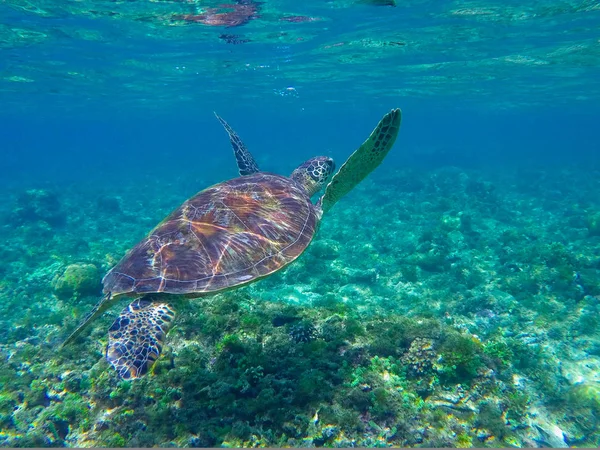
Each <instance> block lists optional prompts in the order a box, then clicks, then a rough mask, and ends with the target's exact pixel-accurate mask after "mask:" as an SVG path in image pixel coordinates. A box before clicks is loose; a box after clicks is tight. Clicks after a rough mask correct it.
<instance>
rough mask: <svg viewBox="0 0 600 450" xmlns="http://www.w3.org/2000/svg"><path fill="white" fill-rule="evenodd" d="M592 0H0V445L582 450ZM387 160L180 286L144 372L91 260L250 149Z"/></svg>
mask: <svg viewBox="0 0 600 450" xmlns="http://www.w3.org/2000/svg"><path fill="white" fill-rule="evenodd" d="M599 29H600V5H599V4H598V3H597V2H594V1H554V0H545V1H537V2H533V3H530V4H528V5H526V6H523V4H522V2H515V1H502V2H500V1H494V0H487V1H468V0H465V1H459V0H454V1H448V2H433V1H428V0H408V1H394V0H362V1H360V0H356V1H355V0H341V1H327V2H317V1H306V2H301V3H299V2H292V1H289V0H265V1H263V2H255V1H253V0H237V1H232V2H230V3H228V4H222V3H221V2H220V1H212V0H211V1H194V0H188V1H176V0H172V1H162V0H154V1H152V2H143V1H126V2H121V1H118V2H114V1H94V2H91V1H60V2H53V1H33V0H31V1H26V0H5V1H2V2H0V116H1V117H0V119H1V120H0V149H1V156H2V160H1V161H2V164H1V166H0V168H1V171H2V176H1V177H0V198H1V201H0V241H1V242H2V245H1V246H0V261H1V264H0V325H1V326H0V446H7V447H19V446H20V447H46V446H80V447H90V446H110V447H121V446H138V447H140V446H146V447H150V446H167V447H168V446H180V447H210V446H245V447H258V446H295V447H298V446H303V447H312V446H326V447H336V446H346V447H348V446H368V447H371V446H378V447H379V446H380V447H385V446H403V447H419V446H427V447H434V446H445V447H472V446H476V447H499V446H504V447H506V446H513V447H524V446H527V447H543V446H546V447H547V446H551V447H567V446H588V447H595V446H598V445H600V430H599V425H600V423H599V420H598V414H600V375H599V369H600V318H599V312H600V197H599V195H598V192H599V189H600V176H599V175H600V157H599V154H600V148H599V144H598V143H599V139H598V118H599V117H600V116H599V114H600V82H599V81H598V80H600V69H599V67H600V35H599V33H598V30H599ZM395 107H400V108H402V110H403V123H402V128H401V130H400V134H399V137H398V139H397V141H396V144H395V146H394V148H393V149H392V151H391V152H390V154H389V155H388V157H387V158H386V160H385V161H384V163H383V164H382V165H381V167H379V168H378V169H377V170H376V171H375V172H373V173H372V174H371V175H370V176H369V178H367V179H366V180H365V181H364V182H362V183H361V184H360V185H359V186H358V187H357V188H356V189H354V190H353V191H352V192H351V193H350V194H348V195H347V196H346V197H345V198H343V199H342V200H341V201H340V202H339V203H338V204H337V205H336V206H335V207H334V208H333V209H332V210H331V211H330V212H329V213H328V214H327V215H326V216H325V217H324V220H323V222H322V225H321V227H320V230H319V231H318V233H317V235H316V237H315V239H314V241H313V242H312V244H311V245H310V246H309V247H308V249H307V250H306V252H305V253H304V254H303V255H302V256H301V257H300V258H299V259H298V260H297V261H296V262H294V263H293V264H292V265H290V266H289V267H288V268H286V269H285V270H283V271H280V272H278V273H276V274H274V275H272V276H270V277H268V278H266V279H264V280H261V281H259V282H257V283H255V284H252V285H249V286H247V287H242V288H240V289H237V290H233V291H227V292H222V293H218V294H216V295H213V296H207V297H202V298H199V299H197V300H190V301H188V302H182V304H181V306H179V307H178V315H177V318H176V323H175V326H174V327H173V328H172V329H171V331H170V332H169V334H168V337H167V340H166V344H165V347H164V349H163V354H162V355H161V357H160V358H159V359H158V361H157V362H156V364H155V365H154V366H153V368H152V371H151V373H149V374H148V375H147V376H145V377H143V378H141V379H138V380H134V381H122V380H120V379H119V378H118V376H117V374H116V373H115V372H114V370H112V368H111V367H110V366H109V364H108V363H107V362H106V361H105V359H104V351H105V347H106V343H107V330H108V328H109V327H110V325H111V323H112V322H113V321H114V319H115V317H116V316H117V314H118V312H119V310H120V309H121V308H122V307H124V306H125V304H126V301H125V302H121V303H122V304H120V305H119V306H118V307H117V306H116V307H115V308H113V309H111V310H110V311H108V312H107V313H105V314H104V315H103V316H102V317H100V318H99V319H97V320H96V321H95V322H94V324H93V326H91V329H90V330H88V332H86V333H84V334H83V335H82V336H81V337H80V338H79V339H78V340H76V341H75V342H74V343H72V344H70V345H69V346H67V347H65V348H63V349H60V348H59V347H60V343H61V342H62V341H63V340H64V339H65V338H66V337H67V336H68V334H69V333H70V332H71V331H73V329H74V328H75V327H76V325H77V324H78V323H79V321H80V320H81V319H82V317H83V316H84V315H85V314H86V313H87V312H88V311H89V310H90V309H91V308H92V306H93V305H94V304H96V303H97V301H98V300H99V298H100V296H101V290H102V286H101V279H102V276H103V275H104V274H105V273H106V272H107V271H108V270H109V269H110V268H111V267H112V266H113V265H114V264H115V263H116V262H117V261H118V260H119V259H120V258H121V257H122V256H123V255H124V254H125V253H126V251H127V250H128V249H129V248H131V247H132V246H133V245H135V244H136V243H137V242H138V241H139V240H140V239H142V238H143V237H144V236H145V235H146V234H147V233H148V232H149V231H150V230H151V229H152V228H153V227H154V226H155V225H156V224H157V223H159V222H160V221H161V220H162V219H163V218H164V217H165V216H166V215H167V214H169V213H170V212H171V211H172V210H174V209H175V208H176V207H178V206H179V205H180V204H181V203H182V202H183V201H184V200H185V199H187V198H189V197H190V196H192V195H194V194H195V193H196V192H198V191H200V190H201V189H203V188H205V187H207V186H209V185H211V184H214V183H217V182H220V181H223V180H226V179H230V178H233V177H235V176H237V168H236V165H235V160H234V157H233V155H232V152H231V148H230V144H229V142H228V139H227V135H226V134H225V133H224V131H223V130H222V128H221V126H220V125H219V123H218V122H217V121H216V120H215V118H214V116H213V111H216V112H218V113H219V114H220V115H221V116H222V117H224V118H225V119H226V120H227V121H228V122H229V123H230V124H231V126H232V127H233V128H234V129H235V130H236V131H237V132H238V133H239V135H240V136H241V138H242V139H243V140H244V142H245V143H246V145H247V146H248V149H249V150H250V151H251V152H252V153H253V155H254V156H255V158H256V159H257V162H258V164H259V166H260V167H261V169H263V170H268V171H272V172H276V173H279V174H283V175H288V174H290V173H291V172H292V170H293V169H294V168H295V167H297V166H298V165H299V164H300V163H302V162H303V161H305V160H306V159H308V158H310V157H313V156H317V155H325V156H330V157H333V158H334V159H335V160H336V162H337V164H338V166H339V165H341V164H342V163H343V162H344V161H345V160H346V158H347V157H348V156H349V155H350V154H351V152H353V151H354V150H355V149H356V148H357V147H358V146H359V145H360V144H361V143H362V142H363V140H364V139H365V138H367V137H368V135H369V133H370V132H371V130H372V129H373V127H374V126H375V125H376V124H377V122H378V120H379V119H380V118H381V117H382V116H383V115H384V114H385V113H386V112H388V111H389V110H390V109H392V108H395Z"/></svg>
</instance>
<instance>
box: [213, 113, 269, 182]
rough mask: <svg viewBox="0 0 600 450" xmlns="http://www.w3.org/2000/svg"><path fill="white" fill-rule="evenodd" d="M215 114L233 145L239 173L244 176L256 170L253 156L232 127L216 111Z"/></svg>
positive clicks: (256, 166)
mask: <svg viewBox="0 0 600 450" xmlns="http://www.w3.org/2000/svg"><path fill="white" fill-rule="evenodd" d="M215 116H216V117H217V119H218V120H219V122H221V125H223V128H225V131H227V134H228V135H229V140H230V141H231V146H232V147H233V153H234V154H235V159H236V161H237V165H238V169H239V171H240V175H241V176H244V175H250V174H253V173H256V172H258V171H259V170H258V165H257V164H256V161H254V157H253V156H252V155H251V154H250V152H249V151H248V149H247V148H246V146H245V145H244V143H243V142H242V140H241V139H240V137H239V136H238V135H237V133H236V132H235V131H233V128H231V127H230V126H229V124H228V123H227V122H225V120H223V119H222V118H221V117H220V116H219V115H218V114H217V113H215Z"/></svg>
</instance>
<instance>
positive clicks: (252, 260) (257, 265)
mask: <svg viewBox="0 0 600 450" xmlns="http://www.w3.org/2000/svg"><path fill="white" fill-rule="evenodd" d="M317 220H318V218H317V212H316V209H315V207H314V205H313V204H312V203H311V202H310V199H309V198H308V196H307V195H306V193H305V191H304V190H303V189H302V188H301V187H300V186H298V185H296V184H295V183H294V182H291V181H290V179H289V178H286V177H282V176H279V175H274V174H267V173H258V174H254V175H249V176H246V177H242V178H236V179H234V180H230V181H227V182H225V183H221V184H219V185H217V186H213V187H211V188H208V189H206V190H204V191H202V192H200V193H199V194H197V195H196V196H194V197H192V198H191V199H190V200H188V201H187V202H185V203H184V204H183V205H182V206H181V207H180V208H178V209H177V210H175V211H174V212H173V213H172V214H171V215H169V217H167V218H166V219H165V220H164V221H163V222H162V223H161V224H160V225H159V226H158V227H157V228H155V229H154V230H153V231H152V232H151V233H150V235H149V236H148V237H147V238H146V239H144V240H143V241H141V242H140V243H139V244H138V245H137V246H136V247H134V248H133V249H132V250H131V252H130V253H129V254H128V255H127V257H125V258H124V259H123V260H122V261H121V262H120V263H119V264H118V265H117V266H115V267H114V268H113V270H112V271H111V272H109V273H108V274H107V276H106V277H105V280H104V286H105V292H112V293H113V294H121V293H124V294H126V293H150V292H165V293H172V294H186V293H195V292H198V293H202V292H212V291H217V290H220V289H225V288H230V287H233V286H236V285H239V284H242V283H246V282H249V281H252V280H254V279H256V278H260V277H263V276H266V275H268V274H270V273H272V272H274V271H276V270H278V269H280V268H281V267H283V266H284V265H286V264H288V263H290V262H291V261H293V260H294V259H295V258H297V257H298V256H299V255H300V254H301V253H302V252H303V251H304V249H306V247H307V246H308V244H309V243H310V241H311V239H312V237H313V235H314V231H315V227H316V224H317Z"/></svg>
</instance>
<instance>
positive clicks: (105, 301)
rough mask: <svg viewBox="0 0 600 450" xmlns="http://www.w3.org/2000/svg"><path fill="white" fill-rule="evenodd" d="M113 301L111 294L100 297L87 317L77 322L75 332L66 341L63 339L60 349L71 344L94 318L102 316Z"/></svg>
mask: <svg viewBox="0 0 600 450" xmlns="http://www.w3.org/2000/svg"><path fill="white" fill-rule="evenodd" d="M113 300H114V297H113V296H112V294H111V293H110V292H109V293H108V294H106V295H105V296H104V297H102V299H101V300H100V301H99V302H98V303H97V304H96V306H94V307H93V308H92V310H91V311H90V312H89V313H87V315H86V316H85V317H84V318H83V320H82V321H81V322H79V325H77V328H75V331H73V332H72V333H71V334H70V335H69V337H68V338H67V339H65V341H64V342H63V343H62V344H61V345H60V348H62V347H64V346H65V345H68V344H69V343H71V342H73V341H74V340H75V339H76V338H77V337H78V336H79V335H80V334H81V333H82V332H83V330H85V329H86V328H87V327H88V325H89V324H90V323H92V321H93V320H94V319H95V318H96V317H98V316H99V315H100V314H102V313H103V312H104V311H106V310H107V309H108V308H109V307H110V306H112V304H113Z"/></svg>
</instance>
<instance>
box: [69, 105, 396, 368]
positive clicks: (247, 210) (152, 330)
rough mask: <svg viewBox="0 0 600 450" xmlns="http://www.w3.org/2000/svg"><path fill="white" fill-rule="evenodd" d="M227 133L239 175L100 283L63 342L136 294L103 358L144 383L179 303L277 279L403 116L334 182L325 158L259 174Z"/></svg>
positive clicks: (198, 198)
mask: <svg viewBox="0 0 600 450" xmlns="http://www.w3.org/2000/svg"><path fill="white" fill-rule="evenodd" d="M215 115H216V116H217V119H218V120H219V121H220V122H221V124H222V125H223V126H224V127H225V130H226V131H227V133H228V134H229V138H230V141H231V145H232V147H233V151H234V154H235V157H236V160H237V165H238V169H239V174H240V177H238V178H234V179H231V180H228V181H224V182H222V183H218V184H215V185H214V186H211V187H209V188H207V189H205V190H203V191H201V192H199V193H198V194H196V195H195V196H193V197H192V198H190V199H189V200H187V201H186V202H184V203H183V204H182V205H181V206H180V207H179V208H177V209H176V210H175V211H174V212H173V213H171V214H170V215H169V216H168V217H167V218H166V219H164V220H163V221H162V222H161V223H160V224H159V225H158V226H157V227H156V228H154V230H152V231H151V232H150V234H148V236H147V237H146V238H144V239H143V240H142V241H141V242H139V243H138V244H137V245H136V246H135V247H133V248H132V249H131V250H130V251H129V252H127V254H126V255H125V256H124V257H123V259H121V261H119V263H117V265H116V266H114V267H113V268H112V269H111V270H110V271H109V272H108V273H107V274H106V276H105V277H104V279H103V280H102V283H103V293H104V297H103V298H102V299H101V300H100V302H99V303H98V304H97V305H96V306H95V307H94V308H93V309H92V311H90V313H89V314H88V315H87V316H86V317H85V318H84V319H83V321H82V322H81V324H80V325H79V326H78V327H77V329H76V330H75V331H74V332H73V333H72V334H71V335H70V336H69V337H68V338H67V339H66V341H65V342H64V343H63V345H66V344H67V343H68V342H70V341H72V340H73V339H74V338H76V337H77V336H78V335H79V334H80V333H81V332H82V330H83V329H84V328H85V327H86V326H87V325H88V324H89V323H90V322H91V321H92V320H93V319H94V318H96V317H97V316H99V315H100V314H101V313H102V312H104V311H105V310H106V309H107V308H108V307H110V306H112V304H113V302H114V301H115V300H116V299H118V298H120V297H133V298H135V300H134V301H133V302H132V303H131V304H129V305H128V306H127V307H126V308H125V309H124V310H123V311H121V313H120V315H119V316H118V317H117V319H116V320H115V322H114V323H113V324H112V326H111V327H110V329H109V331H108V335H109V337H108V345H107V349H106V359H107V360H108V361H109V362H110V364H112V366H113V367H114V368H115V369H116V371H117V372H118V374H119V375H120V376H121V377H122V378H125V379H131V378H139V377H141V376H142V375H144V374H145V373H146V372H148V370H149V368H150V367H151V366H152V364H153V363H154V362H155V361H156V359H157V358H158V357H159V355H160V352H161V350H162V345H163V341H164V339H165V336H166V334H167V332H168V330H169V327H170V325H171V323H172V321H173V318H174V317H175V310H174V307H173V304H174V301H175V300H176V298H177V297H179V298H181V297H183V298H197V297H199V296H202V295H206V294H210V293H215V292H220V291H223V290H225V289H231V288H236V287H239V286H242V285H245V284H248V283H251V282H253V281H256V280H259V279H260V278H263V277H266V276H268V275H270V274H272V273H273V272H276V271H278V270H280V269H282V268H283V267H285V266H287V265H288V264H290V263H291V262H292V261H294V260H295V259H296V258H298V256H300V254H301V253H302V252H303V251H304V250H305V249H306V247H307V246H308V244H309V243H310V241H311V240H312V238H313V236H314V235H315V232H316V230H317V228H318V225H319V222H320V221H321V218H322V216H323V214H324V213H326V212H327V211H329V210H330V209H331V207H332V206H333V205H334V204H335V203H336V202H337V201H338V200H339V199H340V198H341V197H343V196H344V195H346V194H347V193H348V192H350V190H351V189H353V188H354V187H355V186H356V185H357V184H358V183H360V181H362V180H363V179H364V178H365V177H366V176H367V175H368V174H369V173H370V172H371V171H372V170H373V169H375V168H376V167H377V166H378V165H379V164H380V163H381V162H382V161H383V159H384V158H385V156H386V155H387V153H388V152H389V151H390V149H391V148H392V146H393V144H394V141H395V140H396V136H397V134H398V131H399V129H400V118H401V112H400V110H399V109H394V110H392V111H390V112H389V113H387V114H386V115H385V116H384V117H383V118H382V119H381V121H380V122H379V124H378V125H377V127H376V128H375V129H374V130H373V132H372V133H371V135H370V136H369V138H368V139H367V140H366V141H365V142H364V143H363V144H362V145H361V146H360V147H359V148H358V149H357V150H356V151H355V152H354V153H353V154H352V155H351V156H350V158H348V160H347V161H346V162H345V163H344V165H342V167H341V168H340V170H339V171H338V172H337V173H336V174H335V175H334V176H333V178H332V179H331V181H330V182H329V184H328V185H327V187H326V189H325V193H324V195H323V196H322V197H321V198H319V200H318V201H317V202H316V204H313V203H312V201H311V197H313V196H314V195H315V194H316V193H317V192H319V191H320V190H321V189H322V188H323V186H324V185H325V183H326V181H327V180H328V178H329V176H330V175H331V174H332V173H333V171H334V168H335V164H334V162H333V160H332V159H331V158H328V157H325V156H319V157H316V158H312V159H309V160H308V161H306V162H304V163H303V164H301V165H300V166H298V168H296V169H295V170H294V171H293V172H292V174H291V175H290V176H289V177H285V176H281V175H276V174H273V173H269V172H261V171H259V169H258V165H257V164H256V161H255V160H254V158H253V157H252V155H251V154H250V152H248V150H247V149H246V147H245V145H244V143H243V142H242V141H241V139H240V138H239V136H238V135H237V134H236V132H235V131H234V130H233V129H232V128H231V127H230V126H229V125H228V124H227V122H225V121H224V120H223V119H222V118H221V117H219V116H218V115H217V114H216V113H215Z"/></svg>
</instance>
